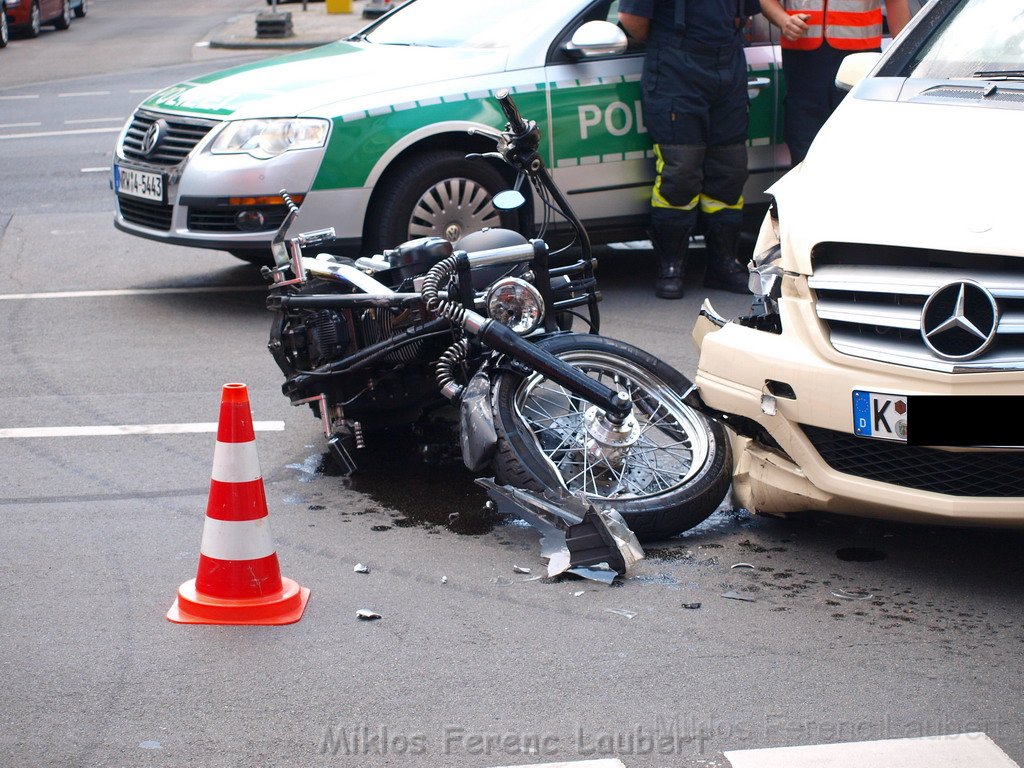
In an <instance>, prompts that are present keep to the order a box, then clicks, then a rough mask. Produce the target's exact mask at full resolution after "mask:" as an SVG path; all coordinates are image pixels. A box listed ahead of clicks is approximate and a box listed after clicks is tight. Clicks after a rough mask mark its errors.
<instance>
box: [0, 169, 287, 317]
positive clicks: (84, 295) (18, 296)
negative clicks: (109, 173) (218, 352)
mask: <svg viewBox="0 0 1024 768" xmlns="http://www.w3.org/2000/svg"><path fill="white" fill-rule="evenodd" d="M104 170H106V169H104ZM265 290H267V289H266V288H265V287H263V286H257V285H224V286H220V287H217V286H201V287H198V288H123V289H122V288H118V289H110V290H97V291H50V292H46V293H0V301H4V300H7V301H24V300H25V299H94V298H100V297H107V296H150V295H154V296H156V295H159V294H165V293H253V292H255V291H265Z"/></svg>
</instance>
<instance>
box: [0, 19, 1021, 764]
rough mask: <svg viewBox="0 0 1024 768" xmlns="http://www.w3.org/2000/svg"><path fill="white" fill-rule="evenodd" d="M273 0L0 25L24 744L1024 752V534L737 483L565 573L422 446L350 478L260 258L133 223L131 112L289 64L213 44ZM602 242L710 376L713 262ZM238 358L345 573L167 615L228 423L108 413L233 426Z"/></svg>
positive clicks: (614, 303)
mask: <svg viewBox="0 0 1024 768" xmlns="http://www.w3.org/2000/svg"><path fill="white" fill-rule="evenodd" d="M255 7H257V5H256V4H255V3H252V2H241V0H230V2H229V0H220V2H219V3H218V5H217V7H216V8H214V6H212V5H211V4H209V3H206V2H201V0H179V2H177V3H173V4H169V3H161V2H156V0H94V2H93V4H92V6H91V7H90V13H89V15H88V16H87V17H86V18H85V19H82V20H76V21H75V22H74V24H73V25H72V28H71V30H70V31H69V32H65V33H56V32H52V33H51V32H46V33H44V35H43V36H41V38H40V39H38V40H34V41H20V40H15V41H12V43H11V46H9V47H8V48H7V49H5V50H4V51H0V61H2V62H3V67H4V70H3V72H4V74H3V80H2V81H0V150H2V156H3V158H4V162H3V163H0V265H2V269H3V272H2V285H0V328H2V329H3V332H4V334H5V336H6V339H5V342H4V343H3V344H0V371H2V372H3V376H2V378H0V430H3V431H2V432H0V435H3V436H2V437H0V468H2V469H0V473H2V478H3V482H2V484H0V576H2V582H0V583H2V584H3V592H2V595H0V679H2V680H3V686H2V688H0V764H2V765H11V766H15V765H25V766H28V765H31V766H72V765H73V766H122V765H130V766H182V765H202V766H253V765H266V766H271V765H272V766H316V765H322V766H330V765H339V766H340V765H353V766H362V765H394V766H405V765H425V766H427V765H428V766H455V767H461V766H466V767H473V768H482V767H483V766H496V765H511V764H532V763H541V762H553V761H556V760H583V759H593V758H597V757H618V758H620V759H621V760H622V761H623V762H624V763H625V764H626V765H627V766H628V767H629V768H632V766H724V765H726V761H725V758H724V757H723V756H722V753H723V752H724V751H727V750H736V749H749V748H755V747H772V746H784V745H799V744H817V743H835V742H849V741H863V740H867V739H882V738H896V737H904V736H924V735H942V734H952V733H970V732H984V733H987V734H988V736H989V737H991V738H992V739H993V740H994V741H995V742H996V743H997V744H998V745H999V746H1000V747H1002V748H1003V749H1004V750H1005V751H1006V753H1007V754H1008V755H1009V756H1010V757H1011V758H1012V759H1014V760H1016V761H1018V762H1021V761H1024V720H1022V717H1021V702H1022V701H1024V691H1022V680H1024V676H1022V666H1024V664H1022V650H1024V630H1022V626H1021V616H1022V597H1021V583H1022V575H1024V571H1022V560H1021V552H1022V543H1024V538H1022V536H1021V534H1020V533H1019V532H1005V531H983V530H956V529H940V528H929V527H907V526H896V525H883V524H878V523H866V522H863V521H855V520H835V519H804V520H795V521H781V520H775V519H770V518H759V517H753V516H751V515H749V514H747V513H746V512H744V511H742V510H732V509H728V508H723V509H722V510H721V511H720V512H718V513H716V514H715V515H714V516H713V517H712V518H711V519H710V520H709V521H708V522H707V523H705V524H703V525H701V526H700V527H698V528H697V529H695V530H693V531H690V532H688V533H687V534H685V535H684V536H681V537H679V538H677V539H674V540H671V541H667V542H663V543H659V544H657V545H653V546H651V547H649V548H648V555H649V557H648V559H647V560H645V561H644V562H642V563H641V564H640V566H639V567H638V569H637V570H636V573H635V575H634V576H633V577H632V578H630V579H628V580H626V581H625V582H624V583H622V584H621V585H619V586H614V587H603V586H599V585H596V584H593V583H590V582H584V581H579V580H570V579H565V580H557V581H553V582H549V581H546V580H542V579H541V580H538V579H533V576H536V575H538V574H540V573H541V572H542V562H541V560H540V557H539V547H538V543H537V536H536V534H535V533H534V532H533V531H532V530H531V529H529V528H528V527H524V526H522V525H517V524H514V523H511V522H509V521H505V520H500V519H495V518H494V517H492V516H489V515H488V514H487V513H486V512H485V510H484V509H483V502H484V495H483V493H482V492H481V491H480V490H479V489H478V488H476V487H475V486H474V485H473V484H472V482H471V478H470V477H469V476H468V474H467V473H466V472H465V471H464V470H463V469H461V468H460V467H459V466H458V465H457V464H446V465H442V466H440V467H438V466H424V465H423V464H422V463H421V462H420V461H419V459H418V456H417V452H416V447H415V446H414V445H412V444H411V443H409V442H402V441H397V442H395V443H392V444H388V445H383V446H382V445H374V444H371V445H370V446H368V447H367V451H366V454H365V455H364V456H362V457H360V461H361V464H362V466H363V467H364V468H365V472H364V473H363V474H362V475H361V476H359V477H357V478H356V479H354V480H352V481H351V482H349V481H346V480H344V479H343V478H340V477H338V476H337V475H336V473H333V472H332V470H331V467H330V464H329V462H327V461H326V460H325V456H324V445H323V440H322V436H321V435H320V433H319V425H318V422H316V421H315V420H314V419H313V418H312V417H311V416H310V414H309V412H308V411H306V410H305V409H297V408H292V407H291V406H290V405H289V404H288V402H287V400H286V399H285V398H284V397H283V396H282V395H281V394H280V390H279V386H280V381H281V377H280V374H279V372H278V371H277V370H276V368H275V366H274V364H273V361H272V360H271V358H270V356H269V354H267V352H266V348H265V345H266V340H267V330H268V325H269V313H267V311H266V310H265V309H264V306H263V302H264V292H263V289H262V283H261V280H260V278H259V276H258V274H257V273H256V272H255V270H254V269H253V268H252V267H249V266H248V265H245V264H242V263H241V262H238V261H236V260H235V259H233V258H232V257H230V256H229V255H227V254H224V253H217V252H210V251H201V250H196V249H187V248H179V247H171V246H164V245H160V244H156V243H150V242H147V241H143V240H138V239H135V238H131V237H129V236H127V235H124V234H122V233H119V232H116V231H115V230H114V229H113V226H112V223H111V220H112V206H113V199H112V196H111V193H110V191H109V188H108V173H107V172H106V171H105V170H104V169H105V168H106V166H107V164H108V161H109V156H110V151H111V148H112V145H113V142H114V139H115V136H116V130H117V128H118V127H119V126H120V123H121V121H123V120H124V119H125V118H126V117H127V116H128V114H129V113H130V110H131V109H132V107H133V106H134V104H135V103H136V102H138V101H139V100H141V98H142V97H143V96H144V95H145V92H149V91H151V90H154V89H156V88H159V87H162V86H164V85H168V84H170V83H172V82H175V81H177V80H179V79H182V78H184V77H186V76H188V75H190V74H195V73H197V72H199V71H202V70H204V69H209V68H215V67H219V66H221V65H223V64H226V63H228V62H234V61H237V60H241V59H244V58H245V57H251V56H258V55H261V54H260V53H259V52H253V53H242V54H240V53H239V52H232V53H231V56H230V57H226V58H222V59H221V58H211V57H210V54H209V52H208V51H205V49H203V48H201V47H200V48H197V47H196V46H195V43H196V42H198V41H201V40H202V39H203V38H204V37H205V36H206V35H208V34H209V32H210V30H212V29H214V28H215V27H216V25H217V23H219V21H220V20H222V19H223V18H226V17H227V16H228V15H230V14H232V13H235V12H238V11H239V10H242V9H245V8H250V9H252V8H255ZM75 46H79V47H78V48H77V49H76V51H74V52H73V53H74V55H73V56H71V55H69V54H70V53H72V52H70V51H69V50H68V48H74V47H75ZM232 57H234V58H232ZM12 64H14V65H16V67H15V68H16V69H17V70H18V73H19V74H18V75H17V76H15V77H14V78H13V79H12V78H11V77H9V76H8V74H9V73H10V72H11V71H12V69H11V65H12ZM75 94H78V95H75ZM75 121H77V122H75ZM601 261H602V264H601V269H600V272H599V276H600V279H601V281H602V287H603V289H604V293H605V302H604V304H603V312H604V323H605V325H604V331H605V333H606V334H607V335H610V336H613V337H617V338H621V339H624V340H626V341H631V342H633V343H636V344H639V345H641V346H643V347H644V348H646V349H649V350H651V351H653V352H655V353H656V354H659V355H661V356H663V357H664V358H665V359H667V360H668V361H670V362H671V363H673V364H674V365H676V366H677V367H678V368H680V369H681V370H683V371H684V372H685V373H687V374H688V375H692V373H693V368H694V355H693V351H692V345H691V343H690V340H689V329H690V327H691V325H692V322H693V318H694V317H695V315H696V312H697V309H698V307H699V304H700V301H701V300H702V299H703V297H704V295H705V294H706V293H707V292H706V291H704V290H703V289H702V288H701V287H700V286H699V284H697V280H696V278H694V279H691V281H690V282H691V284H690V285H689V286H688V289H689V290H688V291H687V296H686V298H684V299H683V300H681V301H678V302H667V301H655V300H654V299H653V298H652V291H651V287H652V284H653V280H654V265H653V263H652V260H651V255H650V253H649V252H647V251H607V250H606V251H604V252H602V254H601ZM182 289H188V290H182ZM708 295H710V296H711V297H712V299H713V300H714V302H715V304H716V307H718V308H719V310H720V311H722V312H723V313H725V314H736V313H739V312H741V311H743V310H744V309H745V301H744V299H743V298H742V297H737V296H731V295H727V294H721V293H716V292H711V293H710V294H708ZM233 381H242V382H245V383H246V384H247V385H248V388H249V395H250V399H251V402H252V410H253V417H254V419H255V420H256V421H259V422H269V423H270V425H271V427H273V426H274V423H280V426H281V427H282V428H280V429H277V428H271V429H267V430H261V431H259V432H258V433H257V438H256V441H257V448H258V453H259V460H260V465H261V467H262V470H263V475H264V481H265V487H266V492H267V498H268V505H269V510H270V518H271V521H272V527H273V533H274V543H275V544H276V548H277V551H278V555H279V557H280V560H281V563H282V568H283V572H284V574H285V575H286V576H289V577H291V578H294V579H296V580H297V581H299V582H300V583H301V584H303V585H304V586H307V587H309V588H311V590H312V597H311V599H310V602H309V606H308V608H307V610H306V613H305V615H304V617H303V618H302V620H301V621H300V622H299V623H297V624H294V625H291V626H287V627H217V626H180V625H175V624H171V623H169V622H167V621H166V619H165V618H164V614H165V613H166V611H167V609H168V608H169V607H170V605H171V602H172V600H173V598H174V595H175V591H176V589H177V587H178V585H179V584H181V583H182V582H184V581H186V580H188V579H190V578H192V577H193V576H195V573H196V563H197V558H198V549H199V538H200V535H201V531H202V526H203V517H204V513H205V508H206V501H207V494H208V487H209V478H210V471H211V463H212V458H213V446H214V436H213V434H211V433H210V432H187V431H179V432H171V433H160V434H109V435H100V434H96V433H97V432H100V431H102V430H100V429H99V428H101V427H123V426H125V425H151V424H171V425H192V424H202V423H210V422H215V421H216V419H217V413H218V407H219V402H220V390H221V387H222V385H223V384H224V383H227V382H233ZM73 427H82V428H86V429H84V430H83V432H84V434H77V435H75V434H72V433H73V432H74V430H72V429H71V428H73ZM43 428H50V430H51V431H49V432H47V431H44V430H43ZM13 430H27V431H28V433H26V432H13ZM109 431H114V432H116V431H118V430H109ZM122 431H123V430H122ZM26 434H31V435H32V436H25V435H26ZM452 515H455V517H454V518H452V517H451V516H452ZM357 562H362V563H365V564H367V565H368V566H369V567H370V573H369V574H359V573H355V572H353V566H354V565H355V564H356V563H357ZM738 563H747V564H749V565H750V566H752V567H750V568H746V567H741V568H733V567H732V566H733V565H735V564H738ZM517 565H518V566H522V567H528V568H531V569H532V573H531V574H529V575H527V574H521V573H516V572H514V571H513V567H514V566H517ZM442 577H446V578H445V579H443V578H442ZM728 592H734V593H736V594H738V595H740V596H741V597H744V598H747V599H746V600H736V599H729V598H724V597H722V595H723V594H725V593H728ZM695 603H700V607H699V608H686V607H684V604H689V605H693V604H695ZM360 608H368V609H372V610H375V611H377V612H379V613H380V614H382V616H383V618H382V619H381V620H379V621H376V622H361V621H358V620H357V619H356V611H357V610H358V609H360ZM652 745H653V746H652Z"/></svg>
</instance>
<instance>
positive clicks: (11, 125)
mask: <svg viewBox="0 0 1024 768" xmlns="http://www.w3.org/2000/svg"><path fill="white" fill-rule="evenodd" d="M37 125H42V123H0V128H35V127H36V126H37Z"/></svg>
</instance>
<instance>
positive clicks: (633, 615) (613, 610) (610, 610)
mask: <svg viewBox="0 0 1024 768" xmlns="http://www.w3.org/2000/svg"><path fill="white" fill-rule="evenodd" d="M605 610H606V611H608V613H615V614H618V615H619V616H625V617H626V618H627V619H635V618H636V617H637V616H638V615H639V614H638V613H637V612H636V611H627V610H625V609H624V608H605Z"/></svg>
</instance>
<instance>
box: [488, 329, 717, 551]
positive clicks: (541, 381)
mask: <svg viewBox="0 0 1024 768" xmlns="http://www.w3.org/2000/svg"><path fill="white" fill-rule="evenodd" d="M540 343H541V345H542V346H543V347H544V348H545V349H546V350H547V351H548V352H551V353H552V354H553V355H555V356H556V357H558V358H560V359H561V360H564V361H565V362H567V363H569V364H571V365H573V366H574V367H576V368H577V369H579V370H581V371H583V372H584V373H586V374H587V375H588V376H590V377H591V378H594V379H597V380H598V381H600V382H602V383H604V384H605V385H607V386H609V387H612V388H613V389H616V390H624V391H625V392H627V393H628V394H629V396H630V399H631V400H632V402H633V417H632V418H633V419H635V422H630V424H631V427H632V428H631V437H630V438H629V439H628V440H626V441H624V442H620V443H615V442H614V441H609V440H607V439H606V436H605V435H604V434H602V431H601V429H600V422H599V421H598V422H597V423H596V424H595V419H594V415H595V410H594V407H593V406H591V405H590V404H589V403H588V402H586V401H585V400H582V399H581V398H579V397H577V396H575V395H573V394H572V393H570V392H569V391H568V390H566V389H565V388H564V387H562V386H561V385H559V384H556V383H555V382H553V381H551V380H550V379H548V378H547V377H545V376H542V375H541V374H538V373H532V374H529V375H523V374H520V373H517V372H515V371H511V370H505V371H502V373H501V374H500V375H499V377H498V379H497V382H496V383H495V385H494V388H493V390H492V406H493V409H494V420H495V427H496V431H497V435H498V447H497V451H496V454H495V458H494V471H495V476H496V477H497V479H498V481H499V482H501V483H503V484H506V485H512V486H516V487H520V488H526V489H528V490H532V491H537V492H540V491H543V490H544V489H545V488H548V487H551V486H553V485H554V484H555V483H557V484H558V485H559V486H560V487H561V489H562V490H563V491H564V490H567V491H569V492H571V493H574V494H577V495H579V494H580V493H582V494H584V495H585V496H586V497H587V498H588V499H591V500H593V502H594V503H595V504H597V505H599V506H604V507H613V508H614V509H615V510H616V511H618V512H619V513H620V514H621V515H622V517H623V518H624V519H625V521H626V522H627V523H628V524H629V526H630V528H632V529H633V532H634V533H636V535H637V537H638V538H640V539H641V540H648V541H650V540H656V539H662V538H666V537H668V536H673V535H675V534H677V533H681V532H682V531H685V530H687V529H689V528H692V527H693V526H695V525H696V524H697V523H699V522H701V521H702V520H704V519H705V518H706V517H708V515H710V514H711V513H712V512H714V511H715V509H716V508H717V507H718V505H719V504H720V503H721V501H722V499H723V498H724V497H725V494H726V492H727V491H728V489H729V483H730V480H731V470H732V461H731V456H730V447H729V440H728V438H727V436H726V432H725V429H724V428H723V427H722V426H721V425H720V424H718V423H716V422H714V421H711V420H710V419H708V418H707V417H705V416H704V415H703V414H701V413H699V412H697V411H695V410H693V409H692V408H690V407H689V406H687V405H686V404H684V403H683V401H682V395H683V394H684V393H685V392H686V391H687V390H688V389H689V388H690V382H689V380H687V378H686V377H685V376H683V375H682V374H681V373H679V371H677V370H675V369H674V368H672V367H671V366H670V365H668V364H667V363H665V362H664V361H662V360H659V359H658V358H656V357H654V356H653V355H650V354H648V353H647V352H644V351H643V350H641V349H638V348H637V347H634V346H632V345H629V344H626V343H624V342H621V341H616V340H614V339H608V338H604V337H601V336H594V335H591V334H565V335H560V336H554V337H551V338H549V339H545V340H543V341H541V342H540Z"/></svg>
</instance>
